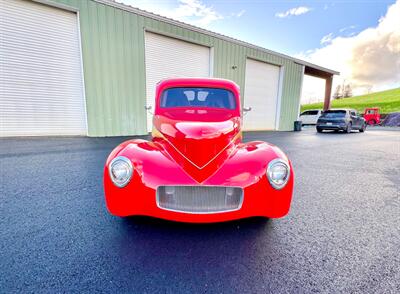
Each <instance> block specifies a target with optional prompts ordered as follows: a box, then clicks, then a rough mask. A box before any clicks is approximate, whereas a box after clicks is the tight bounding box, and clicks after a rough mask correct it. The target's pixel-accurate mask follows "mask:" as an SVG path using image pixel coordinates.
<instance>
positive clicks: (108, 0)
mask: <svg viewBox="0 0 400 294" xmlns="http://www.w3.org/2000/svg"><path fill="white" fill-rule="evenodd" d="M93 1H95V2H97V3H100V4H104V5H108V6H112V7H115V8H118V9H121V10H125V11H128V12H132V13H135V14H138V15H141V16H144V17H148V18H152V19H155V20H158V21H162V22H165V23H168V24H172V25H176V26H179V27H181V28H183V29H187V30H191V31H194V32H197V33H202V34H205V35H209V36H212V37H215V38H219V39H222V40H225V41H228V42H233V43H236V44H238V45H242V46H246V47H248V48H252V49H256V50H260V51H263V52H266V53H269V54H273V55H276V56H279V57H282V58H285V59H288V60H291V61H293V62H295V63H298V64H300V65H304V66H309V67H312V68H315V69H318V70H321V71H324V72H327V73H330V74H332V75H339V74H340V73H339V72H338V71H335V70H331V69H328V68H325V67H322V66H319V65H316V64H313V63H310V62H307V61H304V60H301V59H298V58H295V57H292V56H289V55H286V54H283V53H279V52H276V51H273V50H270V49H266V48H263V47H260V46H257V45H254V44H251V43H248V42H245V41H241V40H238V39H235V38H232V37H229V36H226V35H223V34H219V33H216V32H213V31H209V30H206V29H203V28H200V27H196V26H193V25H190V24H187V23H184V22H181V21H178V20H175V19H172V18H168V17H165V16H161V15H158V14H155V13H152V12H148V11H146V10H142V9H139V8H136V7H132V6H130V5H127V4H123V3H119V2H116V1H115V0H93Z"/></svg>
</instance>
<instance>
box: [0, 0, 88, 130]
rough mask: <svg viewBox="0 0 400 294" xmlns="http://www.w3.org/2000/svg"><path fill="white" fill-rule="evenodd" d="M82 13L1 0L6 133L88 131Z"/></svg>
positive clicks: (0, 76) (1, 101)
mask: <svg viewBox="0 0 400 294" xmlns="http://www.w3.org/2000/svg"><path fill="white" fill-rule="evenodd" d="M83 93H84V88H83V78H82V66H81V54H80V42H79V29H78V19H77V15H76V13H73V12H70V11H65V10H62V9H58V8H54V7H50V6H46V5H43V4H39V3H35V2H31V1H24V0H0V136H31V135H33V136H37V135H86V133H87V132H86V111H85V101H84V94H83Z"/></svg>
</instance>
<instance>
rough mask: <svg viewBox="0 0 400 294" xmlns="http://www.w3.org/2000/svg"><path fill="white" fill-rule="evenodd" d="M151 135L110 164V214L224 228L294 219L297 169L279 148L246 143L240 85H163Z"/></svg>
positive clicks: (118, 152)
mask: <svg viewBox="0 0 400 294" xmlns="http://www.w3.org/2000/svg"><path fill="white" fill-rule="evenodd" d="M245 110H249V109H245ZM271 111H274V110H272V109H271ZM152 136H153V139H152V140H151V141H145V140H129V141H126V142H124V143H122V144H121V145H119V146H118V147H116V148H115V149H114V150H113V151H112V152H111V154H110V156H109V157H108V159H107V162H106V165H105V169H104V189H105V198H106V204H107V208H108V210H109V211H110V212H111V214H114V215H117V216H121V217H123V216H131V215H146V216H152V217H157V218H163V219H168V220H174V221H182V222H220V221H228V220H233V219H239V218H246V217H251V216H262V217H268V218H277V217H282V216H284V215H286V214H287V213H288V211H289V208H290V202H291V198H292V192H293V181H294V174H293V168H292V165H291V163H290V161H289V159H288V158H287V157H286V155H285V154H284V153H283V152H282V151H281V150H280V149H279V148H278V147H276V146H273V145H271V144H269V143H266V142H262V141H255V142H249V143H242V114H241V108H240V94H239V87H238V86H237V85H236V84H235V83H234V82H231V81H228V80H222V79H208V78H201V79H200V78H198V79H197V78H196V79H195V78H179V79H169V80H163V81H161V82H160V83H159V84H158V85H157V89H156V100H155V109H154V116H153V131H152Z"/></svg>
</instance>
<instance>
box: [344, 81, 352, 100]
mask: <svg viewBox="0 0 400 294" xmlns="http://www.w3.org/2000/svg"><path fill="white" fill-rule="evenodd" d="M352 96H353V90H352V89H351V85H350V84H347V85H346V86H345V87H344V89H343V98H348V97H352Z"/></svg>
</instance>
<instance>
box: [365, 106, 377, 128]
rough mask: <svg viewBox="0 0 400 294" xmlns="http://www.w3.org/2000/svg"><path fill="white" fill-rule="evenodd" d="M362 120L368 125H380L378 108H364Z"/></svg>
mask: <svg viewBox="0 0 400 294" xmlns="http://www.w3.org/2000/svg"><path fill="white" fill-rule="evenodd" d="M364 119H365V121H366V122H367V124H369V125H376V124H380V123H381V115H380V113H379V108H378V107H371V108H365V111H364Z"/></svg>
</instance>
